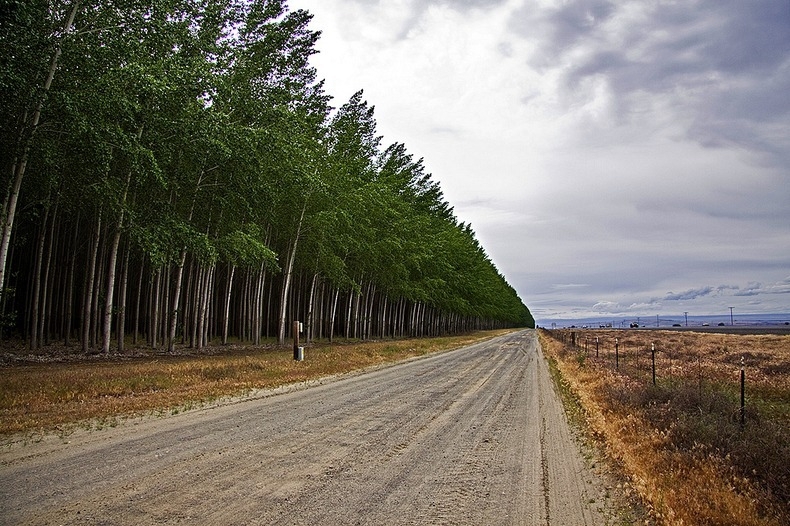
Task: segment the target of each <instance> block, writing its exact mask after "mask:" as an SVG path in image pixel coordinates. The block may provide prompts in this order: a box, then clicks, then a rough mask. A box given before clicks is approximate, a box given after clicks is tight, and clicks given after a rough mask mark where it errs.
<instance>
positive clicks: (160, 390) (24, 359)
mask: <svg viewBox="0 0 790 526" xmlns="http://www.w3.org/2000/svg"><path fill="white" fill-rule="evenodd" d="M504 332H507V331H487V332H479V333H475V334H472V335H466V336H455V337H446V338H433V339H409V340H397V341H379V342H363V343H358V342H357V343H353V342H346V343H336V344H334V345H329V344H327V343H318V344H314V345H312V346H309V347H307V349H306V350H305V360H304V361H301V362H297V361H294V360H293V351H292V349H291V348H283V347H278V346H276V345H268V346H262V347H252V346H249V347H246V346H230V347H221V346H217V347H209V348H208V349H207V350H206V351H204V352H203V353H201V354H194V353H192V354H190V353H189V350H188V349H182V350H181V354H180V355H177V356H170V355H166V354H162V353H159V354H153V353H152V352H151V351H146V350H141V349H137V350H133V351H130V352H129V353H127V354H125V355H114V356H101V355H93V356H84V355H78V354H74V353H71V352H69V349H63V348H57V347H51V348H49V349H48V350H46V351H48V352H45V354H38V355H30V354H25V353H26V351H25V350H23V349H16V350H12V349H8V348H6V349H5V350H4V351H5V352H4V353H3V363H4V365H2V366H0V436H2V435H6V436H7V435H11V434H15V433H30V432H33V433H38V432H51V431H61V432H68V431H69V430H70V429H72V428H73V427H74V426H77V425H79V426H88V427H96V426H99V427H101V426H107V425H113V423H114V422H116V421H117V418H119V417H121V416H134V415H141V414H151V413H154V414H155V413H157V412H177V411H181V410H183V409H186V408H189V407H193V406H197V405H200V404H206V403H210V402H212V401H215V400H217V399H221V398H224V397H234V396H241V395H245V394H247V393H249V392H251V391H253V390H255V389H268V388H275V387H278V386H282V385H285V384H290V383H294V382H302V381H307V380H314V379H317V378H321V377H325V376H330V375H337V374H344V373H348V372H351V371H354V370H357V369H364V368H367V367H375V366H378V365H381V364H385V363H391V362H395V361H400V360H404V359H407V358H410V357H414V356H420V355H423V354H426V353H429V352H436V351H442V350H448V349H454V348H458V347H462V346H464V345H468V344H471V343H474V342H477V341H481V340H484V339H488V338H491V337H493V336H495V335H498V334H502V333H504Z"/></svg>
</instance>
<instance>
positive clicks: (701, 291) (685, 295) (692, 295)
mask: <svg viewBox="0 0 790 526" xmlns="http://www.w3.org/2000/svg"><path fill="white" fill-rule="evenodd" d="M711 292H713V287H701V288H698V289H689V290H687V291H685V292H681V293H678V294H675V293H674V292H669V293H667V295H666V296H664V299H665V300H667V301H681V300H693V299H696V298H699V297H701V296H707V295H708V294H710V293H711Z"/></svg>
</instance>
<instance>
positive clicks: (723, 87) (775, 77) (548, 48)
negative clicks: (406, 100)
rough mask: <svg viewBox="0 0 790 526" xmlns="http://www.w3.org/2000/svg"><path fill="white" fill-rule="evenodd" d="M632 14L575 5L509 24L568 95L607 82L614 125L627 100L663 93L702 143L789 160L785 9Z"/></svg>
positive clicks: (686, 7)
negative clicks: (554, 71) (560, 78)
mask: <svg viewBox="0 0 790 526" xmlns="http://www.w3.org/2000/svg"><path fill="white" fill-rule="evenodd" d="M639 9H640V10H641V11H642V16H640V17H635V16H633V13H634V12H635V9H634V4H633V3H619V2H618V3H615V2H607V1H603V0H575V1H570V2H565V3H563V4H562V5H561V6H560V7H557V8H555V9H552V10H538V9H537V8H536V7H534V6H533V5H528V6H526V7H524V8H523V9H522V10H521V11H519V12H518V14H517V15H516V16H514V18H513V19H512V21H511V24H510V27H511V29H512V31H513V32H514V33H515V34H517V35H520V36H522V37H523V38H527V39H530V40H534V41H536V43H537V48H536V51H535V53H534V55H533V57H532V63H533V65H536V66H540V67H541V68H547V69H550V68H554V67H560V66H561V67H563V68H564V71H565V73H564V75H565V82H566V85H567V86H568V88H569V89H574V88H575V87H576V86H578V85H579V83H580V82H582V81H583V80H584V79H586V78H590V77H596V76H602V77H603V78H605V79H606V81H607V83H608V85H609V87H610V89H611V90H612V92H613V93H614V95H615V107H616V108H617V110H618V112H619V113H620V117H622V118H626V117H629V115H630V114H629V112H630V111H631V110H632V105H631V104H630V102H631V101H629V97H632V96H637V95H640V94H644V93H650V94H655V95H659V96H662V97H667V96H669V97H672V100H673V106H674V107H675V108H676V109H677V110H678V111H681V112H684V113H686V115H688V116H690V117H691V118H692V120H693V124H692V125H691V127H690V129H689V130H688V133H689V134H690V136H691V137H692V138H694V139H695V140H697V141H698V142H700V143H701V144H704V145H707V146H712V147H720V146H722V145H725V144H733V143H734V144H739V145H742V146H745V147H747V148H750V149H755V150H758V151H763V152H767V153H769V154H771V155H774V156H785V155H787V151H788V149H789V148H788V146H790V133H787V132H788V118H787V116H788V113H790V97H787V95H786V94H787V93H788V92H789V91H790V3H788V2H787V1H786V0H770V1H761V2H742V1H740V0H727V1H722V0H699V1H697V2H681V3H675V2H660V3H653V4H647V3H644V4H641V5H640V6H639ZM633 118H638V114H637V115H636V116H634V117H633ZM755 123H759V124H761V125H765V124H766V123H774V124H775V125H776V126H778V128H779V129H769V130H766V129H758V128H756V127H755ZM784 160H787V159H786V158H785V159H784Z"/></svg>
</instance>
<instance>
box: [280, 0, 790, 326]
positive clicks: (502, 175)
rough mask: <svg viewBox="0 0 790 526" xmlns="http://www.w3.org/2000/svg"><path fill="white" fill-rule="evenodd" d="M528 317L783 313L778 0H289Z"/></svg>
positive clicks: (785, 278)
mask: <svg viewBox="0 0 790 526" xmlns="http://www.w3.org/2000/svg"><path fill="white" fill-rule="evenodd" d="M289 5H290V7H291V9H307V10H308V11H310V12H311V13H313V15H314V19H313V22H312V28H313V29H314V30H320V31H322V37H321V40H320V41H319V43H318V49H319V51H320V53H319V54H318V55H316V56H315V57H314V60H313V64H314V65H315V67H316V68H317V69H318V74H319V77H321V78H324V79H326V90H327V92H328V93H329V94H330V95H332V96H333V97H334V105H335V106H340V105H341V104H343V103H344V102H346V101H347V100H348V99H349V97H350V96H351V95H352V94H353V93H354V92H356V91H357V90H359V89H363V90H364V94H365V99H366V100H367V101H368V103H369V104H371V105H373V106H375V108H376V113H375V114H376V120H377V123H378V129H379V133H380V135H382V136H383V144H384V146H386V145H388V144H391V143H393V142H402V143H404V144H405V145H406V147H407V149H408V151H409V152H411V153H412V154H413V155H414V156H415V157H417V158H419V157H422V158H424V161H425V165H426V167H427V169H428V171H429V172H431V173H432V174H433V178H434V179H435V180H437V181H439V182H440V183H441V186H442V189H443V190H444V194H445V196H446V198H447V200H448V201H449V202H450V204H451V205H453V206H454V207H455V211H456V215H457V216H458V218H459V220H461V221H465V222H471V223H472V227H473V228H474V230H475V231H476V233H477V237H478V239H479V240H480V241H481V243H482V244H483V246H484V247H485V249H486V251H487V252H488V254H489V255H490V256H491V258H492V260H493V261H494V263H495V264H496V265H497V267H498V268H499V270H500V272H502V273H503V274H504V275H505V277H506V278H507V280H508V281H509V282H510V283H511V285H513V286H514V287H515V288H516V290H517V291H518V292H519V295H520V296H521V298H522V299H523V300H524V302H525V303H526V304H527V305H528V306H529V307H530V309H531V310H532V312H533V314H534V315H535V317H536V318H537V319H538V323H540V322H541V320H548V319H552V318H576V317H586V316H598V315H600V316H615V315H617V316H637V315H641V316H655V315H662V316H678V315H682V313H683V312H684V311H688V312H689V314H690V315H705V314H720V313H727V314H729V308H728V307H734V309H735V312H736V314H737V313H769V312H790V2H788V0H753V1H742V0H689V1H683V2H677V1H664V0H653V1H642V0H640V1H625V0H623V1H612V2H609V1H604V0H588V1H583V0H565V1H559V0H290V1H289Z"/></svg>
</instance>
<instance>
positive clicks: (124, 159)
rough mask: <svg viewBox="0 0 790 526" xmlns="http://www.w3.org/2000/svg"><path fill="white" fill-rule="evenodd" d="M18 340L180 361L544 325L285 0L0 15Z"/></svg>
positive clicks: (5, 261)
mask: <svg viewBox="0 0 790 526" xmlns="http://www.w3.org/2000/svg"><path fill="white" fill-rule="evenodd" d="M0 20H2V22H0V24H2V26H0V60H2V62H0V98H1V99H2V101H3V104H2V106H1V108H0V112H2V113H1V114H0V118H2V129H1V131H0V134H2V135H1V136H0V148H1V149H2V150H1V151H0V155H1V156H2V157H1V158H2V174H3V175H2V177H3V181H2V183H3V184H2V190H3V192H4V193H3V208H2V216H1V218H0V221H1V222H2V243H1V244H0V284H2V295H1V296H0V314H2V327H1V329H2V338H3V339H11V338H13V339H19V338H23V339H24V340H25V341H26V342H28V343H29V345H30V347H31V348H33V349H37V348H40V347H41V346H42V345H47V344H49V343H50V342H55V341H61V342H64V343H65V344H66V345H72V344H77V343H79V344H80V345H81V346H82V349H83V350H84V351H86V352H88V351H91V350H96V351H103V352H108V351H109V350H110V349H111V347H112V348H117V349H118V350H119V351H123V349H124V345H129V344H130V343H131V344H132V345H135V346H139V345H148V346H151V347H155V348H156V347H162V348H167V349H169V350H173V348H174V347H175V346H176V345H181V344H183V345H189V346H191V347H197V348H200V347H202V346H204V345H207V344H209V343H210V342H216V341H221V342H222V343H227V342H228V341H242V342H252V343H255V344H258V343H260V341H261V339H262V338H277V339H278V340H279V342H281V343H282V342H284V340H285V339H286V338H287V337H288V336H289V333H290V331H291V323H290V320H302V321H303V322H304V324H305V326H306V332H307V337H308V338H309V339H312V338H328V339H330V340H331V339H332V338H335V337H347V338H360V339H366V338H385V337H403V336H427V335H438V334H447V333H458V332H463V331H469V330H474V329H485V328H498V327H513V326H533V325H534V320H533V318H532V316H531V314H530V312H529V309H528V308H527V307H526V306H525V305H524V304H523V302H522V301H521V300H520V298H519V297H518V295H517V293H516V291H515V290H514V289H513V288H512V287H511V286H510V285H509V284H508V283H507V281H506V279H505V278H504V277H503V276H502V275H501V274H500V273H499V272H498V270H497V269H496V267H495V266H494V264H493V263H492V262H491V260H490V259H489V257H488V256H487V255H486V253H485V251H484V249H483V247H482V246H481V245H480V243H479V242H478V241H477V239H476V238H475V234H474V232H473V230H472V228H471V227H470V225H468V224H465V223H463V222H459V220H458V219H457V218H456V217H455V215H454V212H453V209H452V207H451V206H450V204H449V203H447V202H446V201H445V200H444V197H443V195H442V192H441V189H440V187H439V185H438V184H437V183H436V182H435V181H433V180H432V179H431V175H430V174H428V173H426V171H425V167H424V165H423V162H422V160H421V159H414V157H413V156H412V155H411V154H410V153H409V152H408V151H407V149H406V147H405V146H404V145H403V144H401V143H394V144H391V145H388V146H384V145H383V144H382V137H380V136H379V135H378V134H377V131H376V121H375V118H374V107H373V106H371V105H369V104H368V102H367V101H366V100H365V99H364V96H363V93H362V91H360V92H358V93H356V94H354V95H353V96H352V97H351V98H350V100H348V101H347V102H345V103H344V104H342V105H341V106H340V107H338V108H334V107H332V106H331V97H330V96H329V95H327V94H326V93H325V91H324V89H323V84H322V82H321V81H320V80H319V79H318V77H317V72H316V70H315V69H314V68H313V67H311V65H310V63H309V58H310V56H311V55H312V54H314V53H315V52H316V49H315V44H316V42H317V40H318V38H319V36H320V32H317V31H312V30H311V29H309V27H308V23H309V22H310V20H311V15H310V14H309V13H308V12H307V11H303V10H296V11H291V10H289V8H288V6H287V4H286V2H285V1H284V0H147V1H143V0H102V1H99V0H71V1H66V0H61V1H58V0H36V1H34V2H16V1H9V0H3V2H2V3H0Z"/></svg>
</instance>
